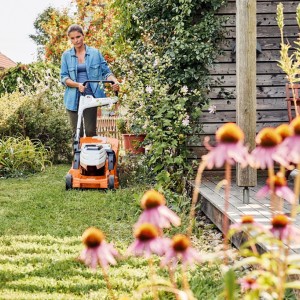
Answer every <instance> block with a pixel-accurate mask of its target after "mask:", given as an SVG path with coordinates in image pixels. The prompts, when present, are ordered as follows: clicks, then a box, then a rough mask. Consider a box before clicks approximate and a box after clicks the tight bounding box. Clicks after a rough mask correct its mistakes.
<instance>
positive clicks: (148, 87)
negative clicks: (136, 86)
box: [146, 85, 153, 94]
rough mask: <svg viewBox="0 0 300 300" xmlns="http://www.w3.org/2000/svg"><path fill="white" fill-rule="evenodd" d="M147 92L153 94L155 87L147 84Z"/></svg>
mask: <svg viewBox="0 0 300 300" xmlns="http://www.w3.org/2000/svg"><path fill="white" fill-rule="evenodd" d="M146 92H147V93H148V94H152V92H153V88H152V87H151V86H149V85H147V86H146Z"/></svg>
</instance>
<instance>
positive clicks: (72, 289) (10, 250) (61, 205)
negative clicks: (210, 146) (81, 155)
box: [0, 165, 220, 300]
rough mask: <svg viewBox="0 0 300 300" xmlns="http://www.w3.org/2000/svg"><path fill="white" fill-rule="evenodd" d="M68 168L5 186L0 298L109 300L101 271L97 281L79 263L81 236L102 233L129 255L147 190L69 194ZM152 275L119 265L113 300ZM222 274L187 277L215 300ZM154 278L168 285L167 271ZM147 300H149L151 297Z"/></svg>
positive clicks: (0, 211) (142, 265)
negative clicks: (94, 228) (88, 231)
mask: <svg viewBox="0 0 300 300" xmlns="http://www.w3.org/2000/svg"><path fill="white" fill-rule="evenodd" d="M68 169H69V166H67V165H60V166H53V167H52V168H48V169H47V171H46V172H45V173H40V174H36V175H34V176H31V177H28V178H22V179H17V178H11V179H1V180H0V215H1V222H0V299H18V300H19V299H109V298H108V295H107V290H106V285H105V282H104V280H103V277H102V274H101V271H100V270H98V271H97V273H96V274H94V273H93V272H92V271H90V270H89V269H88V268H86V267H85V266H84V265H82V264H81V263H79V262H78V261H77V260H76V258H77V256H78V255H79V253H80V251H81V250H82V249H83V246H82V244H81V241H80V236H81V234H82V232H83V231H84V230H85V229H86V228H87V227H89V226H97V227H99V228H101V229H102V230H103V231H104V232H105V234H106V239H107V240H108V241H113V243H114V244H115V246H116V248H117V249H118V250H119V251H120V252H121V253H122V254H124V253H125V250H126V248H127V247H128V245H129V244H130V242H131V241H132V225H133V224H134V222H135V221H136V220H137V217H138V215H139V213H140V207H139V199H140V197H141V196H142V194H143V191H144V189H145V187H144V188H143V187H141V186H139V187H132V188H130V187H126V188H120V189H119V190H117V191H98V190H86V191H79V190H73V191H66V190H65V179H64V177H65V174H66V173H67V171H68ZM148 273H149V271H148V267H147V263H146V262H145V261H144V260H142V259H136V258H130V259H127V260H122V261H120V262H119V263H118V265H117V266H114V267H111V268H110V270H109V278H110V280H111V284H112V287H113V290H114V293H115V294H116V295H117V296H120V295H126V294H127V295H132V293H133V291H134V290H135V289H136V288H138V287H139V286H140V285H144V284H146V283H147V281H148ZM212 274H213V275H212ZM218 274H219V272H218V270H217V269H216V268H215V267H210V268H207V267H205V268H202V270H200V269H196V270H195V271H193V273H191V274H190V276H191V284H192V287H194V289H195V291H197V295H198V297H200V296H201V297H200V298H202V297H205V298H206V299H215V298H216V290H217V289H216V287H218V286H219V285H220V278H219V275H218ZM157 278H160V280H163V279H164V278H167V277H166V272H164V271H162V270H158V273H157ZM200 298H199V299H200ZM143 299H152V298H151V297H150V292H147V293H145V295H144V297H143ZM161 299H174V298H173V297H172V296H170V294H169V295H167V294H163V295H161Z"/></svg>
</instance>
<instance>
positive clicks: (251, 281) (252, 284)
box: [238, 276, 259, 292]
mask: <svg viewBox="0 0 300 300" xmlns="http://www.w3.org/2000/svg"><path fill="white" fill-rule="evenodd" d="M238 282H239V284H240V285H241V289H242V291H243V292H247V291H250V290H251V291H254V290H257V289H259V284H258V283H257V281H256V279H255V278H253V277H248V276H247V277H244V278H241V279H239V280H238Z"/></svg>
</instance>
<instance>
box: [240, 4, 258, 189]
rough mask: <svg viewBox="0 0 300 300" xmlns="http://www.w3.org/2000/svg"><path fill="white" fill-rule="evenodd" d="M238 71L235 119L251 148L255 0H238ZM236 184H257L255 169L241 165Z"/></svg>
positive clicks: (253, 121)
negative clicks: (243, 167)
mask: <svg viewBox="0 0 300 300" xmlns="http://www.w3.org/2000/svg"><path fill="white" fill-rule="evenodd" d="M236 74H237V78H236V79H237V81H236V90H237V102H236V120H237V124H238V125H239V126H240V127H241V128H242V130H243V131H244V133H245V142H246V144H248V145H249V147H250V150H252V149H253V148H254V147H255V135H256V0H236ZM237 185H238V186H244V187H248V186H255V185H257V172H256V170H254V169H252V168H250V167H247V168H245V169H242V168H241V167H240V165H238V168H237Z"/></svg>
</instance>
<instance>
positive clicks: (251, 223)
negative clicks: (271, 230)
mask: <svg viewBox="0 0 300 300" xmlns="http://www.w3.org/2000/svg"><path fill="white" fill-rule="evenodd" d="M230 229H233V230H236V231H244V230H252V229H259V230H260V231H265V228H264V226H263V225H262V224H260V223H258V222H256V221H255V220H254V218H253V216H250V215H244V216H241V221H240V222H237V223H235V224H233V225H231V226H230Z"/></svg>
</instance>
